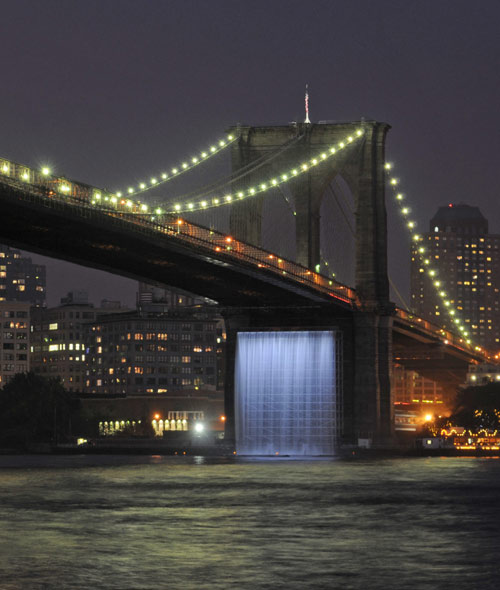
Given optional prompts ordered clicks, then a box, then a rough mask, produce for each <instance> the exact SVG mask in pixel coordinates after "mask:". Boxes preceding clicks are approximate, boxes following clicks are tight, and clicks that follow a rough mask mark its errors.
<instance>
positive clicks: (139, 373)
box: [85, 304, 219, 395]
mask: <svg viewBox="0 0 500 590" xmlns="http://www.w3.org/2000/svg"><path fill="white" fill-rule="evenodd" d="M218 321H219V318H218V316H217V314H216V311H215V310H214V309H212V308H210V307H207V308H204V307H196V308H185V309H181V308H177V309H168V308H162V307H160V308H158V306H157V305H155V304H151V305H148V304H144V305H141V306H140V307H139V308H138V309H137V310H136V311H133V312H129V313H125V314H108V315H102V316H100V317H99V318H98V319H97V321H95V322H93V323H92V324H89V325H88V326H87V340H88V342H89V351H88V355H87V377H86V381H85V389H86V391H87V392H89V393H103V394H126V395H151V394H167V393H172V392H174V391H177V392H178V391H179V390H193V391H196V390H201V389H203V390H213V391H214V392H215V390H216V386H217V338H218V336H217V324H218Z"/></svg>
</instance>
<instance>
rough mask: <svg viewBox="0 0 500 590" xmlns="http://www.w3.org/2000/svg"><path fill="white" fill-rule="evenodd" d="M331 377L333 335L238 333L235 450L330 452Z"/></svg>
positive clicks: (333, 388)
mask: <svg viewBox="0 0 500 590" xmlns="http://www.w3.org/2000/svg"><path fill="white" fill-rule="evenodd" d="M335 377H336V367H335V335H334V333H333V332H319V331H303V332H302V331H300V332H240V333H238V342H237V354H236V370H235V409H236V450H237V452H238V453H239V454H243V455H275V454H276V453H279V454H280V455H332V454H334V450H335V438H336V427H337V424H336V416H337V395H336V379H335Z"/></svg>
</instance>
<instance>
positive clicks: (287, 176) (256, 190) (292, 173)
mask: <svg viewBox="0 0 500 590" xmlns="http://www.w3.org/2000/svg"><path fill="white" fill-rule="evenodd" d="M363 133H364V131H363V129H361V128H359V129H357V130H356V131H355V132H354V133H353V134H351V135H348V136H347V137H346V138H345V139H344V140H343V141H340V142H339V143H338V144H336V145H335V146H331V147H330V148H329V149H328V150H327V151H325V152H323V153H321V154H319V156H317V157H314V158H312V159H311V160H309V161H307V162H302V163H300V164H296V165H294V166H293V167H292V168H291V169H290V170H288V171H286V172H282V173H280V174H278V175H276V176H275V177H273V178H271V179H268V180H267V181H264V182H261V183H259V184H256V185H255V186H251V187H247V188H245V189H240V190H239V191H237V192H235V193H230V194H227V195H224V196H220V197H212V198H210V199H209V198H207V197H204V198H203V199H202V200H200V201H196V202H194V203H189V205H186V204H182V203H175V204H173V205H172V204H168V203H164V204H163V205H162V207H163V209H164V211H165V213H167V214H168V213H179V212H180V211H190V212H192V211H200V210H201V209H207V208H214V207H219V206H222V205H227V204H229V203H231V202H232V201H233V200H242V199H246V198H248V197H253V196H255V195H259V194H262V193H265V192H267V191H269V190H270V189H272V188H276V187H278V186H280V185H283V184H285V183H287V182H289V181H290V180H293V179H294V178H296V177H297V176H299V175H301V174H304V173H306V172H308V171H309V170H310V169H311V168H314V167H316V166H319V165H321V164H322V163H323V162H325V161H326V160H329V159H331V158H332V157H334V156H336V155H338V154H339V152H341V151H342V150H343V149H345V148H347V147H348V146H349V145H350V144H351V143H353V142H354V141H355V140H357V139H359V138H360V137H362V136H363Z"/></svg>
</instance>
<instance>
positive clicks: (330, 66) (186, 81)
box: [0, 0, 500, 305]
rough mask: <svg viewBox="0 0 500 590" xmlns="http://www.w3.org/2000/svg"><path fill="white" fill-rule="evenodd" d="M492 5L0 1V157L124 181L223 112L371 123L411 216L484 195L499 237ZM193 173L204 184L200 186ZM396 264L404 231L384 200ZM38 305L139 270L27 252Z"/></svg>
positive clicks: (176, 153) (484, 0)
mask: <svg viewBox="0 0 500 590" xmlns="http://www.w3.org/2000/svg"><path fill="white" fill-rule="evenodd" d="M499 17H500V3H499V2H498V1H497V0H481V1H480V2H478V1H476V2H471V1H461V0H442V1H439V0H429V1H427V0H419V1H409V0H407V1H401V0H396V1H384V0H376V1H375V0H368V1H356V0H343V1H340V0H339V1H335V0H326V1H323V0H312V1H309V2H304V1H301V2H298V1H295V0H266V1H260V0H252V1H251V2H240V1H237V0H197V1H193V0H179V1H167V0H143V1H141V2H139V1H138V0H85V1H83V0H81V1H79V2H76V1H72V0H59V1H55V0H43V1H40V0H33V1H31V0H15V2H7V1H4V2H2V6H1V14H0V18H1V21H0V67H1V79H2V87H1V92H0V117H1V118H0V120H1V132H0V156H2V157H5V158H9V159H12V160H15V161H18V162H22V163H26V164H29V165H32V166H41V165H42V164H48V165H50V166H51V167H52V168H53V170H54V172H55V173H58V174H64V175H66V176H68V177H70V178H75V179H78V180H81V181H83V182H88V183H90V184H94V185H97V186H103V187H108V188H110V189H118V188H121V187H123V186H127V185H128V184H130V183H134V182H136V181H137V180H138V179H139V178H141V177H142V178H149V177H150V176H151V175H152V174H155V173H158V172H159V171H161V170H162V169H163V168H164V167H165V166H167V165H172V164H175V163H178V162H179V160H181V159H183V158H184V157H185V156H189V155H191V154H193V152H197V151H199V150H200V149H203V148H204V147H205V146H206V145H207V144H210V143H211V142H212V140H213V139H214V138H218V137H220V136H221V135H222V134H223V132H224V130H225V129H227V128H228V127H229V126H231V125H233V124H235V123H238V122H240V123H244V124H250V125H264V124H286V123H288V122H289V121H291V120H297V119H299V120H300V119H303V95H304V85H305V83H306V82H307V83H309V89H310V109H311V120H312V122H315V121H318V120H325V119H333V120H340V121H343V120H359V119H360V118H361V117H365V118H367V119H377V120H380V121H385V122H387V123H389V124H391V125H392V130H391V131H390V133H389V136H388V141H387V153H388V159H389V160H392V161H394V163H395V165H396V175H397V176H399V177H400V178H401V181H402V188H403V189H404V191H405V192H406V193H407V195H408V197H409V202H410V204H411V206H412V208H413V210H414V211H415V215H414V217H415V218H416V219H417V221H418V222H419V228H421V229H422V230H425V231H426V230H427V228H428V221H429V219H430V217H431V216H432V215H433V214H434V213H435V211H436V209H437V207H438V206H439V205H444V204H447V203H449V202H453V203H459V202H464V203H467V204H476V205H478V206H479V207H480V208H481V210H482V212H483V214H484V215H485V216H486V217H487V218H488V219H489V221H490V231H492V232H495V233H500V219H499V216H500V205H499V199H498V196H499V191H498V188H497V186H498V158H499V153H500V149H499V148H500V133H499V132H500V111H499V106H500V74H499V73H500V35H499V32H498V31H499V24H500V23H499V21H500V18H499ZM203 180H204V179H203V176H202V177H201V180H200V183H203ZM388 210H389V223H390V230H391V238H390V240H391V241H390V245H391V250H392V254H391V257H390V272H391V275H392V276H393V278H394V280H395V282H396V283H397V284H398V286H399V288H400V289H401V290H403V291H404V292H406V291H407V290H408V277H409V264H408V239H407V237H406V235H405V233H404V232H403V231H402V230H401V229H400V228H399V226H398V225H397V224H398V218H397V216H395V215H393V214H392V213H391V210H392V203H388ZM33 258H34V259H36V260H43V261H44V262H46V264H47V266H48V296H49V298H48V303H49V304H50V305H55V304H57V303H58V301H59V298H60V297H61V296H62V295H64V294H65V293H66V291H68V290H69V289H71V288H86V289H88V290H89V292H90V294H91V298H92V300H94V302H96V303H97V302H98V301H99V300H100V299H101V298H103V297H106V298H108V299H118V298H119V299H122V301H124V302H125V303H128V304H133V303H134V301H135V291H136V283H135V282H133V281H129V280H126V279H123V278H118V277H114V276H111V275H107V274H102V273H97V271H92V270H87V269H81V268H79V267H75V266H74V265H69V264H67V263H60V262H56V261H52V260H48V259H43V258H41V257H39V256H33Z"/></svg>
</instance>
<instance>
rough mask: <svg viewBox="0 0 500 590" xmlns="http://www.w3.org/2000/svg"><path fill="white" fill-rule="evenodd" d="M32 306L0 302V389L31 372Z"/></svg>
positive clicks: (15, 302)
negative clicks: (21, 375)
mask: <svg viewBox="0 0 500 590" xmlns="http://www.w3.org/2000/svg"><path fill="white" fill-rule="evenodd" d="M30 307H31V306H30V304H29V303H22V302H17V301H9V302H5V301H1V302H0V318H1V322H2V328H1V331H0V387H3V386H4V385H5V384H6V383H8V382H9V381H10V379H12V377H13V376H14V375H15V374H16V373H26V372H28V371H29V370H30V357H29V346H30Z"/></svg>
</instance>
